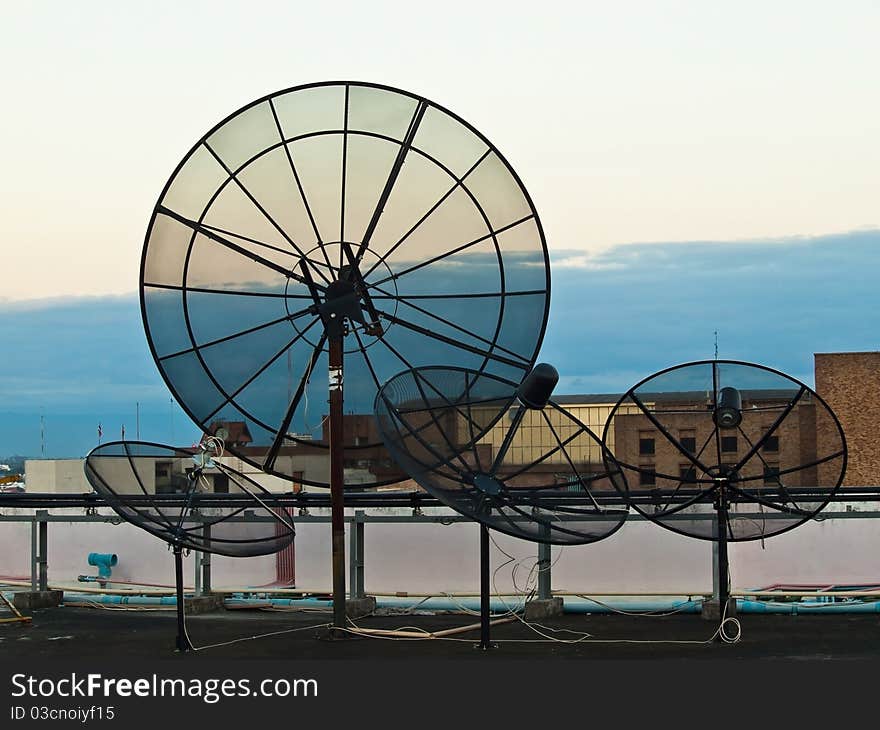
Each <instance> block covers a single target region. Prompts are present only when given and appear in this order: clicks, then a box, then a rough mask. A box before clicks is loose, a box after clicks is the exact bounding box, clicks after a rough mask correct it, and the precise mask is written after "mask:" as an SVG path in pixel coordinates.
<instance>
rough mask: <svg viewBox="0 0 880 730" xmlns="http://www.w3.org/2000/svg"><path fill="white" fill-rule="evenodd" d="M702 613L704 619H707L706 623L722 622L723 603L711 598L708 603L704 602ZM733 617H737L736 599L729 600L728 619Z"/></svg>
mask: <svg viewBox="0 0 880 730" xmlns="http://www.w3.org/2000/svg"><path fill="white" fill-rule="evenodd" d="M700 613H701V615H702V617H703V619H705V620H706V621H720V620H721V602H720V601H719V600H718V599H717V598H711V599H709V600H708V601H703V606H702V610H701V612H700ZM731 616H736V599H735V598H728V599H727V618H730V617H731Z"/></svg>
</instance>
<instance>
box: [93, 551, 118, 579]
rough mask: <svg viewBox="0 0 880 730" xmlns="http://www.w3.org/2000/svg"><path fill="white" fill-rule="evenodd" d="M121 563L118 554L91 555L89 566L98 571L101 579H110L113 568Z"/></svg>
mask: <svg viewBox="0 0 880 730" xmlns="http://www.w3.org/2000/svg"><path fill="white" fill-rule="evenodd" d="M118 562H119V559H118V558H117V557H116V553H89V565H93V566H95V567H96V568H97V569H98V575H99V576H100V577H101V578H109V577H110V573H112V572H113V571H112V570H111V568H113V566H115V565H116V563H118Z"/></svg>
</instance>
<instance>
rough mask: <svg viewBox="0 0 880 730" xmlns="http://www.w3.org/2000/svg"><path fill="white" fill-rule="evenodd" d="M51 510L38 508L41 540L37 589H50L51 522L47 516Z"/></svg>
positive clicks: (38, 529)
mask: <svg viewBox="0 0 880 730" xmlns="http://www.w3.org/2000/svg"><path fill="white" fill-rule="evenodd" d="M48 516H49V511H48V510H45V509H38V510H37V539H38V542H39V551H40V555H39V557H38V558H37V569H38V576H37V590H40V591H46V590H49V523H48V522H47V521H46V518H47V517H48Z"/></svg>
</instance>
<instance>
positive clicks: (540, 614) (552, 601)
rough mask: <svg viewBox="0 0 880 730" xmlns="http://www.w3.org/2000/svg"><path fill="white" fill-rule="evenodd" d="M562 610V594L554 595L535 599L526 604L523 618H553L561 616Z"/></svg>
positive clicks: (527, 619) (536, 619) (534, 619)
mask: <svg viewBox="0 0 880 730" xmlns="http://www.w3.org/2000/svg"><path fill="white" fill-rule="evenodd" d="M562 611H563V601H562V596H554V597H553V598H545V599H541V598H539V599H536V600H534V601H529V602H528V603H527V604H526V610H525V613H524V614H523V618H524V619H525V620H526V621H540V620H542V619H545V618H553V617H554V616H561V615H562Z"/></svg>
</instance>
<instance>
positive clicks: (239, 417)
mask: <svg viewBox="0 0 880 730" xmlns="http://www.w3.org/2000/svg"><path fill="white" fill-rule="evenodd" d="M549 288H550V280H549V269H548V259H547V249H546V245H545V241H544V236H543V232H542V229H541V224H540V221H539V219H538V215H537V212H536V211H535V208H534V206H533V204H532V202H531V199H530V198H529V196H528V193H527V192H526V190H525V188H524V187H523V186H522V184H521V182H520V180H519V178H518V177H517V175H516V173H515V172H514V171H513V169H512V168H511V167H510V165H509V164H508V163H507V161H506V160H505V159H504V158H503V157H502V156H501V154H500V152H499V151H498V150H497V149H496V148H495V147H494V146H493V145H492V144H491V143H490V142H489V141H488V140H487V139H486V138H485V137H483V135H481V134H480V133H479V132H477V131H476V130H475V129H474V128H473V127H471V126H470V125H469V124H468V123H467V122H465V121H463V120H462V119H461V118H459V117H457V116H456V115H454V114H453V113H451V112H449V111H447V110H445V109H443V108H442V107H440V106H438V105H436V104H434V103H432V102H430V101H428V100H426V99H424V98H422V97H419V96H417V95H414V94H411V93H408V92H405V91H401V90H398V89H392V88H389V87H385V86H378V85H373V84H364V83H355V82H337V83H322V84H313V85H309V86H301V87H296V88H293V89H288V90H285V91H281V92H278V93H276V94H272V95H270V96H267V97H265V98H263V99H259V100H257V101H255V102H253V103H252V104H249V105H248V106H246V107H244V108H242V109H240V110H239V111H237V112H235V113H234V114H232V115H231V116H229V117H228V118H227V119H225V120H224V121H222V122H221V123H220V124H218V125H217V126H215V127H214V128H213V129H212V130H210V131H209V132H208V133H207V134H206V135H205V136H204V137H202V138H201V139H200V140H199V141H198V142H197V143H196V144H195V146H194V147H193V148H192V149H191V150H190V152H189V153H188V154H187V155H186V156H185V157H184V159H183V161H182V162H181V163H180V165H178V167H177V169H176V170H175V171H174V174H173V175H172V176H171V179H170V180H169V181H168V183H167V184H166V186H165V189H164V190H163V192H162V195H161V196H160V199H159V202H158V203H157V205H156V208H155V210H154V212H153V216H152V219H151V222H150V226H149V230H148V232H147V236H146V242H145V245H144V251H143V258H142V263H141V277H140V291H141V305H142V313H143V319H144V325H145V328H146V332H147V338H148V340H149V343H150V348H151V351H152V354H153V356H154V358H155V360H156V363H157V364H158V366H159V370H160V372H161V373H162V376H163V377H164V379H165V381H166V383H167V384H168V387H169V388H170V390H171V392H172V393H173V394H174V395H175V397H176V398H177V400H178V401H179V402H180V404H181V405H182V407H183V408H184V409H185V410H186V412H187V413H188V414H189V415H190V417H191V418H192V419H193V420H194V421H195V422H196V423H197V424H199V425H200V426H201V427H202V429H203V430H205V431H206V432H208V433H213V432H214V431H215V430H216V429H217V428H221V427H222V428H227V429H228V428H229V425H228V424H230V423H232V424H236V425H235V426H233V428H234V429H235V430H236V431H237V432H238V433H239V434H240V435H241V438H240V439H232V440H228V439H227V449H228V450H229V451H230V452H232V453H234V454H236V455H237V456H239V457H241V458H242V459H244V460H245V461H247V462H248V463H250V464H252V465H254V466H256V467H258V468H260V469H263V470H265V471H267V472H270V473H274V474H277V475H279V476H287V477H292V478H296V479H297V480H298V481H299V482H301V483H303V484H310V485H315V486H322V487H327V486H329V484H330V481H331V478H330V474H329V471H328V470H327V468H326V461H323V462H321V460H316V459H315V458H314V455H315V454H316V453H317V454H320V453H322V452H323V453H326V449H327V448H328V442H329V433H328V428H327V422H326V419H325V416H326V414H327V408H326V405H325V404H326V401H327V391H328V387H330V382H329V376H328V366H329V362H328V360H329V356H330V340H331V339H332V337H331V336H330V334H329V333H328V331H327V324H328V323H329V322H330V321H331V320H336V319H338V320H340V321H342V320H345V322H344V325H343V326H344V329H345V333H346V334H347V336H346V337H345V341H344V345H343V348H344V353H345V354H346V355H348V356H347V357H346V358H345V412H346V425H345V433H344V445H345V457H344V458H345V462H346V465H347V467H348V469H347V475H346V486H347V487H352V486H361V487H369V486H375V485H378V484H387V483H392V482H394V481H397V480H398V479H399V478H400V474H399V472H396V471H395V472H392V473H388V471H387V469H386V470H384V471H383V468H382V466H381V464H377V463H376V462H378V461H381V457H380V455H379V453H378V452H377V447H379V446H380V444H381V440H380V438H379V435H378V434H377V433H376V430H375V428H374V426H373V422H372V415H371V414H372V405H373V400H374V398H375V395H376V392H377V391H378V389H379V387H381V384H382V383H384V382H385V381H386V380H387V379H388V378H390V377H391V376H392V375H394V374H395V373H397V372H399V371H400V370H401V369H402V368H414V367H419V366H424V365H430V364H437V363H447V362H454V363H456V364H460V365H462V366H466V367H470V368H473V369H476V370H478V371H481V372H487V373H492V374H495V375H500V376H502V377H508V378H512V379H514V380H519V379H521V378H522V376H523V375H524V374H525V373H526V372H528V370H529V369H530V368H531V366H532V365H533V364H534V359H535V357H536V354H537V351H538V348H539V346H540V343H541V339H542V337H543V333H544V328H545V324H546V319H547V311H548V303H549ZM309 456H311V457H312V458H311V459H309ZM321 464H323V467H322V466H321Z"/></svg>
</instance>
